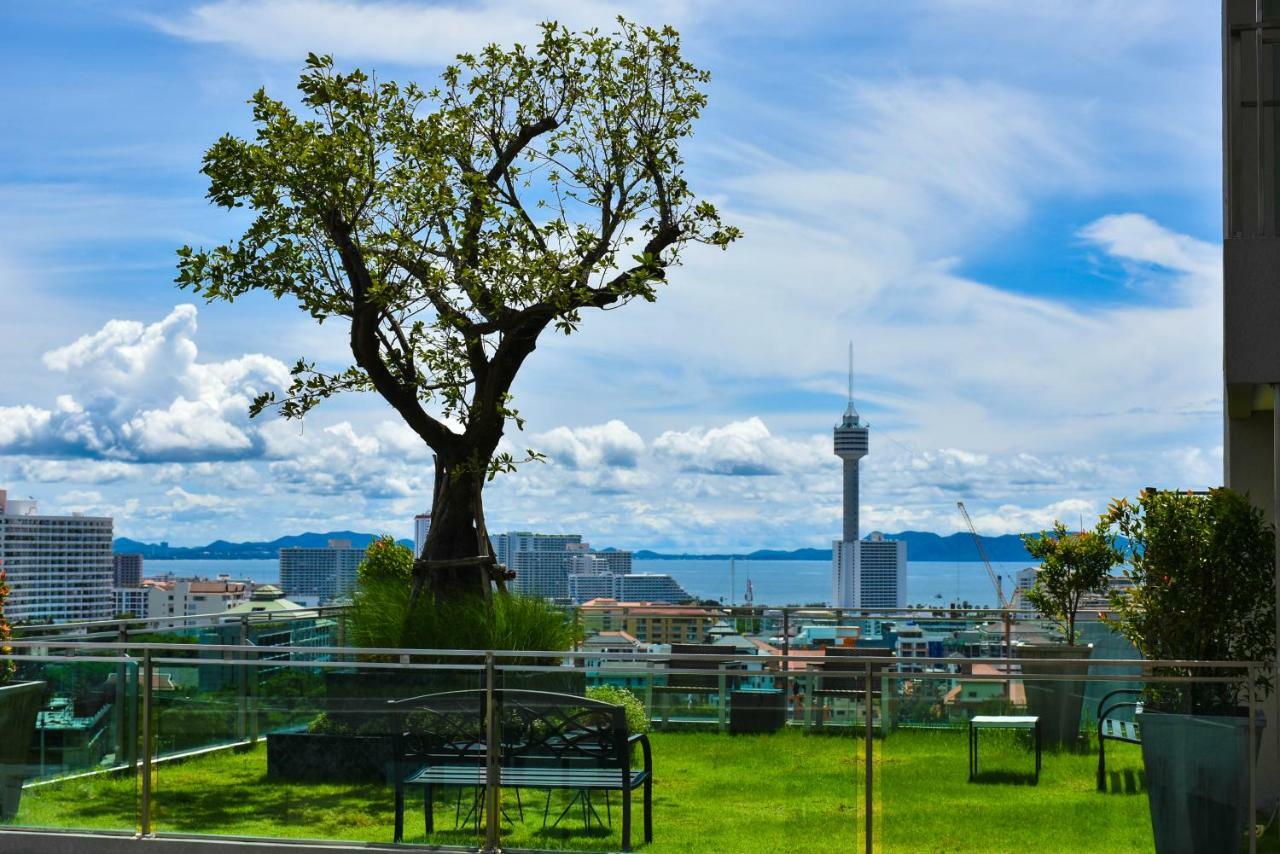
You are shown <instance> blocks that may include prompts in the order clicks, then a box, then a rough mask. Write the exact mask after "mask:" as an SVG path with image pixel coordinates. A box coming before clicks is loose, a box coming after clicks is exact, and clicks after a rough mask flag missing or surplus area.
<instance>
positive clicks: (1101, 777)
mask: <svg viewBox="0 0 1280 854" xmlns="http://www.w3.org/2000/svg"><path fill="white" fill-rule="evenodd" d="M1141 695H1142V691H1140V690H1138V689H1137V688H1120V689H1118V690H1115V691H1112V692H1110V693H1108V694H1105V695H1103V697H1102V699H1101V700H1099V701H1098V715H1097V717H1098V791H1099V792H1103V791H1106V788H1107V786H1106V773H1107V742H1108V741H1123V742H1126V743H1128V744H1141V743H1142V729H1141V727H1139V726H1138V724H1137V722H1136V721H1133V720H1125V719H1123V718H1120V717H1115V716H1114V715H1115V713H1116V712H1118V711H1119V710H1121V709H1133V710H1134V711H1142V702H1141V701H1139V700H1120V701H1117V702H1112V701H1111V698H1112V697H1121V696H1130V697H1137V696H1141Z"/></svg>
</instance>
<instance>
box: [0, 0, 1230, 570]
mask: <svg viewBox="0 0 1280 854" xmlns="http://www.w3.org/2000/svg"><path fill="white" fill-rule="evenodd" d="M619 13H621V14H626V15H627V16H629V17H632V18H635V19H637V20H640V21H643V22H646V23H653V24H660V23H672V24H674V25H675V26H677V27H678V28H679V29H680V30H681V32H682V33H683V35H684V39H685V44H686V49H687V53H688V54H689V55H690V56H691V57H692V58H693V59H694V60H695V61H696V62H698V63H699V64H701V65H703V66H705V67H707V68H709V69H710V70H711V71H712V74H713V82H712V84H711V86H710V89H709V94H710V99H711V102H710V107H709V109H708V110H707V112H706V115H705V118H704V120H703V122H702V124H701V126H700V127H699V129H698V132H697V135H696V137H695V139H694V140H693V141H692V142H691V144H690V146H689V150H688V159H689V163H690V178H691V182H692V184H693V186H694V188H695V190H697V191H698V192H700V193H701V194H703V195H706V196H708V197H710V198H712V199H714V200H715V201H716V202H717V204H718V205H719V206H720V207H721V208H722V210H723V212H724V213H725V214H726V216H727V218H728V219H729V220H730V221H732V222H734V223H735V224H737V225H739V226H741V227H742V228H743V230H744V231H745V234H746V237H745V238H744V239H743V240H742V241H740V242H739V243H738V244H737V245H735V246H734V247H733V248H732V249H731V250H730V251H729V252H728V253H725V254H722V253H719V252H707V253H693V254H691V255H690V256H689V258H688V260H687V263H686V264H685V266H684V267H682V268H681V269H680V270H678V271H676V272H675V273H674V274H673V275H672V276H671V277H670V284H669V286H667V287H666V288H665V290H664V291H663V293H662V294H661V297H660V299H659V300H658V302H657V303H656V304H654V305H636V306H629V307H628V308H627V309H626V310H625V311H621V312H610V313H607V314H600V315H597V316H594V317H592V316H589V317H588V318H587V319H586V322H585V323H584V324H583V329H582V331H581V333H580V334H578V335H575V336H572V337H570V338H569V339H567V340H559V339H557V340H553V341H549V342H548V343H547V344H546V345H544V346H541V347H540V348H539V350H538V352H537V354H536V355H535V356H534V358H533V359H532V360H531V361H530V363H529V364H528V365H527V367H526V369H525V371H524V373H523V374H522V376H521V377H520V379H519V380H518V383H517V386H516V389H515V391H516V394H517V395H518V405H519V407H520V409H521V412H522V414H524V415H525V416H527V418H528V425H527V428H526V434H525V435H523V436H520V435H516V436H515V441H514V444H515V446H516V447H519V448H523V447H528V446H532V447H536V448H539V449H540V450H543V451H545V452H546V453H547V454H548V455H549V457H550V461H549V462H548V463H547V464H545V465H533V466H528V467H526V468H525V469H523V470H522V471H521V472H519V473H517V474H515V475H512V476H509V477H506V478H504V479H502V480H501V481H500V482H499V483H498V484H496V485H495V486H494V487H493V488H492V489H491V491H490V494H489V499H488V502H489V517H490V522H491V527H495V528H517V527H518V528H535V529H561V530H573V531H580V532H581V533H584V534H585V535H587V537H588V538H589V539H590V540H592V541H593V542H595V543H597V544H599V545H615V546H620V547H636V548H639V547H650V548H659V549H688V550H717V551H719V550H729V549H741V550H746V549H751V548H756V547H760V546H776V547H799V546H816V545H821V544H823V543H824V542H827V541H829V540H830V539H831V538H832V537H833V536H835V535H836V533H837V532H838V514H839V485H840V481H839V476H838V471H839V468H838V467H839V461H838V460H837V459H836V458H835V457H834V456H833V455H832V454H831V450H830V441H831V438H830V429H831V426H832V424H833V423H834V421H835V420H836V418H837V417H838V416H839V414H840V412H841V410H842V408H843V401H842V396H843V389H844V386H845V379H844V374H843V364H844V353H845V347H846V344H847V342H848V341H849V340H853V341H854V343H855V348H856V351H857V362H858V377H857V397H858V405H859V409H860V411H861V412H862V413H863V414H864V416H866V417H867V418H868V419H869V420H870V422H871V423H872V427H873V432H872V453H871V456H870V457H869V458H868V459H867V461H866V463H865V464H864V465H865V474H864V483H863V490H862V496H863V502H864V504H863V526H864V528H882V529H886V530H895V531H896V530H902V529H906V528H913V529H925V530H935V531H939V532H948V531H953V530H955V529H956V528H957V527H958V523H959V520H958V519H957V518H956V512H955V501H956V499H963V500H965V502H966V504H967V505H968V506H969V508H970V511H971V512H972V513H973V514H974V517H975V520H976V521H977V522H978V525H979V527H980V528H982V529H983V530H984V531H987V532H990V533H997V532H1003V531H1014V530H1027V529H1030V528H1034V527H1039V526H1042V525H1047V524H1049V523H1050V522H1051V521H1052V520H1053V519H1054V518H1055V517H1061V518H1064V519H1066V520H1068V521H1078V520H1079V518H1080V517H1081V516H1084V517H1086V518H1087V517H1088V516H1089V515H1091V514H1094V513H1096V512H1098V511H1099V510H1101V509H1102V508H1103V507H1104V506H1105V504H1106V501H1107V499H1108V498H1110V497H1112V496H1116V495H1124V494H1131V493H1133V492H1135V491H1136V490H1137V489H1138V488H1140V487H1142V486H1145V485H1148V484H1158V485H1163V486H1171V487H1172V486H1179V487H1202V486H1205V485H1209V484H1215V483H1218V482H1220V480H1221V465H1222V464H1221V456H1222V450H1221V415H1220V412H1221V399H1220V398H1221V390H1220V365H1221V322H1220V317H1221V308H1220V306H1221V294H1220V287H1221V273H1220V252H1219V249H1218V242H1219V240H1220V234H1221V224H1220V216H1221V201H1220V199H1221V188H1220V171H1221V152H1220V138H1221V134H1220V118H1219V103H1218V98H1219V96H1220V77H1219V59H1218V51H1219V36H1218V26H1219V24H1218V20H1217V15H1216V11H1215V9H1214V8H1212V7H1211V4H1186V3H1178V2H1173V1H1172V0H1169V2H1155V0H1126V2H1117V0H1096V1H1095V2H1089V0H1081V2H1077V3H1072V4H1039V3H1025V2H1016V1H1015V0H931V2H924V0H920V2H910V0H902V2H893V3H884V2H848V3H826V4H824V3H796V4H778V3H771V2H759V3H753V2H743V1H742V0H739V2H727V0H725V1H724V2H721V0H702V2H696V3H695V2H680V1H679V0H656V2H653V0H651V2H645V3H639V2H629V0H612V2H610V1H609V0H567V2H555V0H532V2H527V0H484V2H463V0H456V2H452V3H447V4H441V3H425V2H424V3H414V2H369V3H356V2H348V1H347V0H206V2H198V3H179V2H134V3H130V2H117V3H96V2H72V0H66V2H59V3H56V4H6V5H5V6H4V7H3V8H0V72H3V74H4V78H5V80H6V84H7V85H6V93H5V96H4V97H5V113H6V115H8V116H9V117H10V121H11V124H10V127H9V129H8V132H7V133H4V134H0V364H3V365H4V366H5V380H4V382H3V383H0V488H4V487H7V488H8V489H9V490H10V492H11V494H19V495H32V496H35V497H37V498H39V499H40V500H41V502H42V504H43V506H44V507H45V508H46V509H49V510H56V511H71V510H77V511H87V512H95V513H108V514H111V515H114V516H115V517H116V519H117V531H118V533H121V534H125V535H128V536H133V537H137V538H141V539H160V538H164V539H168V540H170V541H171V542H175V543H202V542H206V541H208V540H210V539H213V538H215V537H223V538H227V539H249V538H269V537H274V536H277V535H280V534H284V533H293V532H297V531H300V530H305V529H310V530H320V529H330V528H357V529H365V530H376V531H390V532H393V533H397V534H401V535H404V534H406V533H407V532H408V531H409V530H410V519H411V517H412V515H413V513H415V512H418V511H419V510H420V509H423V508H424V507H425V502H426V500H427V499H426V496H428V495H429V494H430V474H429V464H428V463H429V456H428V455H427V453H426V452H425V449H423V448H422V447H421V446H420V444H419V443H417V442H416V441H415V440H414V439H413V437H412V436H411V435H409V434H408V433H407V431H406V430H405V429H404V428H403V427H401V426H400V425H399V424H398V423H397V422H396V421H395V418H394V414H393V413H392V412H391V410H390V409H389V408H387V407H386V406H385V405H384V404H382V403H381V402H380V400H378V399H375V398H349V399H344V400H340V401H335V402H333V405H331V406H329V407H327V408H325V409H322V410H320V411H317V412H316V413H314V414H313V415H312V416H309V417H308V419H307V421H306V424H305V427H304V429H300V428H299V425H297V424H285V423H282V422H278V421H272V420H270V419H259V420H257V421H253V422H250V421H249V419H248V418H247V416H246V414H245V407H246V405H247V401H248V399H249V397H250V396H251V392H252V391H255V390H259V389H261V388H265V387H268V386H270V385H272V384H274V383H279V382H281V381H282V377H283V376H284V368H283V366H284V365H286V364H291V363H292V362H293V361H294V360H296V359H297V358H298V357H299V356H304V355H305V356H309V357H313V358H317V359H318V360H320V361H321V362H322V363H328V364H334V365H337V364H339V363H340V362H341V360H342V359H343V358H344V356H345V353H344V351H343V346H344V345H343V341H342V336H341V333H340V330H336V329H328V328H326V329H323V330H321V329H317V328H316V327H315V326H314V325H313V324H312V323H311V321H310V320H309V318H308V317H307V316H306V315H304V314H303V313H301V312H299V311H297V309H296V308H295V307H293V306H291V305H286V304H278V303H275V302H273V301H271V300H270V299H269V298H266V299H264V298H253V299H249V300H246V301H243V302H241V303H238V304H237V305H235V306H230V307H228V306H225V305H220V306H205V305H203V304H195V303H194V302H193V300H192V299H191V297H190V295H189V294H184V293H182V292H179V291H177V290H176V289H175V288H174V286H173V285H172V279H173V275H174V266H173V261H174V254H173V250H174V249H175V248H176V247H177V246H179V245H181V244H183V243H193V244H204V245H212V244H214V243H217V242H221V241H224V240H226V239H228V238H230V237H232V236H234V235H235V234H236V228H237V226H238V225H240V224H241V222H242V221H241V220H239V219H237V217H235V216H232V215H228V214H226V213H225V212H222V211H220V210H216V209H214V208H212V207H210V206H209V205H208V204H207V203H206V202H205V201H204V198H203V196H204V191H205V185H204V182H203V180H202V177H201V176H200V175H199V174H198V169H199V161H200V157H201V154H202V152H203V150H204V149H205V148H206V147H207V146H208V145H209V144H210V143H212V142H213V141H214V140H215V139H216V138H217V137H218V136H219V135H220V134H222V133H224V132H233V133H245V132H247V131H248V110H247V108H246V106H245V103H244V102H245V100H246V99H247V98H248V96H249V95H250V94H251V93H252V92H253V91H254V90H255V89H256V88H258V87H259V86H265V87H267V89H268V90H269V91H271V92H272V93H273V94H278V95H282V96H287V95H289V93H290V92H291V91H292V87H293V85H294V82H295V80H296V76H297V73H298V70H299V68H300V64H301V60H302V58H303V57H304V56H305V55H306V53H307V52H308V51H315V52H318V53H325V52H328V53H332V54H334V55H335V57H336V59H337V61H338V63H339V65H340V66H343V67H349V66H354V65H359V66H361V67H364V68H366V69H370V68H376V69H377V70H378V72H379V74H380V75H381V76H383V77H394V78H397V79H402V80H403V79H416V80H419V81H422V82H430V81H431V80H433V79H434V78H435V77H436V75H437V74H438V73H439V70H440V68H441V65H442V63H444V62H445V61H447V60H448V59H449V58H450V57H451V56H452V55H453V54H454V53H456V52H458V51H463V50H474V49H476V48H478V47H480V46H482V45H483V44H484V43H486V42H488V41H498V42H500V43H510V42H512V41H516V40H522V39H523V40H527V39H528V38H530V37H531V35H532V33H533V31H534V28H535V25H536V22H537V21H538V20H539V19H545V18H555V19H558V20H561V21H563V22H565V23H567V24H569V25H571V26H574V27H587V26H593V25H602V26H607V24H608V23H609V21H610V20H611V19H612V17H613V16H614V15H616V14H619ZM512 432H514V431H512Z"/></svg>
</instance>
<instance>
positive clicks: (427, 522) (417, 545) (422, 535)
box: [413, 513, 431, 558]
mask: <svg viewBox="0 0 1280 854" xmlns="http://www.w3.org/2000/svg"><path fill="white" fill-rule="evenodd" d="M430 530H431V514H430V513H419V514H418V515H417V516H414V517H413V556H414V557H415V558H418V557H421V556H422V550H423V549H424V548H425V547H426V545H427V532H429V531H430Z"/></svg>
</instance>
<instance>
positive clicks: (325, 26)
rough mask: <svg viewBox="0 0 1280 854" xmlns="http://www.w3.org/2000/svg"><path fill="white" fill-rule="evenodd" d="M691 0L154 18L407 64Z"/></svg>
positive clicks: (207, 10)
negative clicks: (543, 25)
mask: <svg viewBox="0 0 1280 854" xmlns="http://www.w3.org/2000/svg"><path fill="white" fill-rule="evenodd" d="M690 5H691V4H688V3H683V2H676V0H657V2H648V3H638V2H607V1H606V2H602V0H573V2H569V3H556V2H550V0H520V2H516V0H481V2H454V3H449V4H443V3H442V4H434V3H433V4H423V3H410V2H393V1H392V0H382V2H364V3H356V2H349V0H216V2H211V3H202V4H200V5H197V6H195V7H194V8H191V9H189V10H186V11H185V12H182V13H179V14H175V15H173V16H171V17H161V16H152V17H150V18H149V20H150V21H151V23H152V24H153V25H154V26H156V27H157V28H159V29H160V30H162V31H164V32H167V33H169V34H170V35H174V36H178V37H180V38H184V39H187V40H190V41H196V42H207V43H212V44H224V45H229V46H231V47H234V48H236V49H238V50H241V51H243V52H245V53H249V54H252V55H254V56H259V57H264V58H269V59H286V60H289V61H291V62H297V61H299V60H300V59H301V58H303V57H305V56H306V55H307V53H308V52H309V51H314V52H316V53H334V54H336V55H338V56H339V57H341V58H343V59H350V60H355V61H363V60H387V61H391V62H398V63H404V64H409V65H428V64H436V63H444V62H449V61H452V60H453V58H454V57H455V56H456V55H457V54H459V53H463V52H467V51H477V50H479V49H480V48H482V47H484V46H485V45H487V44H490V43H495V42H496V43H498V44H510V43H512V42H517V41H518V42H523V43H525V44H528V43H530V42H532V41H534V40H535V39H536V38H537V35H538V30H537V25H538V23H539V22H540V21H543V20H557V21H560V22H561V23H564V24H566V25H568V26H570V27H574V28H585V27H591V26H603V27H607V26H609V25H610V24H611V23H612V22H613V20H614V18H615V17H616V16H617V15H619V14H629V15H630V16H633V17H634V16H637V15H639V16H641V17H642V18H643V19H644V20H646V21H653V22H661V23H672V24H682V23H684V22H685V21H686V20H688V18H689V15H688V13H687V10H688V9H689V7H690Z"/></svg>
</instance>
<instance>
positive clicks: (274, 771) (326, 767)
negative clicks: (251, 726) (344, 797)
mask: <svg viewBox="0 0 1280 854" xmlns="http://www.w3.org/2000/svg"><path fill="white" fill-rule="evenodd" d="M392 753H393V750H392V739H391V736H385V735H328V734H321V733H310V732H273V733H270V734H269V735H267V778H268V779H271V780H288V781H291V782H298V783H384V782H386V781H387V779H388V773H389V770H390V766H391V763H392V760H393V758H394V757H393V756H392Z"/></svg>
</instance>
